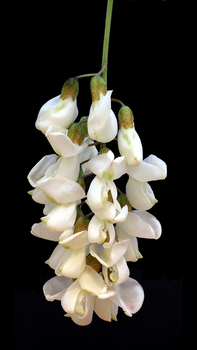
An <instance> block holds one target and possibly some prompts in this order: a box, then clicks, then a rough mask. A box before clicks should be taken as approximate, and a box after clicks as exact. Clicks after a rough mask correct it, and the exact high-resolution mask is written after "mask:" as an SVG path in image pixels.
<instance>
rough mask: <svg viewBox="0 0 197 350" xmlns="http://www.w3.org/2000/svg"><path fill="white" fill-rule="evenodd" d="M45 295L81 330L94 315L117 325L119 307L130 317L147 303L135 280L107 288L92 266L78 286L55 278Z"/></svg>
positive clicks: (47, 285)
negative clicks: (59, 306)
mask: <svg viewBox="0 0 197 350" xmlns="http://www.w3.org/2000/svg"><path fill="white" fill-rule="evenodd" d="M43 291H44V295H45V298H46V299H47V300H48V301H54V300H60V301H61V305H62V307H63V309H64V311H65V312H67V315H66V316H70V317H71V319H72V320H73V321H74V322H75V323H76V324H78V325H81V326H85V325H88V324H90V323H91V321H92V317H93V312H94V311H95V313H96V314H97V315H98V316H99V317H100V318H101V319H103V320H105V321H108V322H111V320H115V321H117V314H118V307H121V308H122V309H123V311H124V312H125V314H126V315H127V316H129V317H131V316H132V315H133V314H135V313H136V312H137V311H139V309H140V308H141V306H142V304H143V301H144V291H143V289H142V287H141V286H140V284H139V283H138V282H137V281H136V280H134V279H132V278H130V277H129V278H127V280H126V281H125V282H123V283H122V284H120V285H115V284H113V285H111V286H107V285H106V284H105V283H104V280H103V278H102V277H101V275H99V274H98V273H96V272H95V271H94V270H93V269H92V268H91V267H90V266H86V268H85V270H84V272H83V273H82V275H81V276H80V277H79V278H78V279H77V280H76V281H75V282H73V281H72V279H71V278H66V277H64V276H56V277H53V278H52V279H50V280H49V281H47V282H46V283H45V285H44V287H43Z"/></svg>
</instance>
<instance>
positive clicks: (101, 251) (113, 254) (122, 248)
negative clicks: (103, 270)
mask: <svg viewBox="0 0 197 350" xmlns="http://www.w3.org/2000/svg"><path fill="white" fill-rule="evenodd" d="M129 242H130V240H125V241H121V242H115V243H114V244H113V245H112V246H111V247H110V248H108V249H105V248H104V247H103V246H102V245H101V244H92V245H91V246H90V254H91V255H92V256H94V257H95V258H96V259H97V260H98V261H99V262H100V263H101V264H102V265H104V266H106V267H110V266H113V265H115V264H116V263H117V261H118V260H119V259H120V258H121V257H122V256H123V255H124V254H125V252H126V250H127V248H128V245H129Z"/></svg>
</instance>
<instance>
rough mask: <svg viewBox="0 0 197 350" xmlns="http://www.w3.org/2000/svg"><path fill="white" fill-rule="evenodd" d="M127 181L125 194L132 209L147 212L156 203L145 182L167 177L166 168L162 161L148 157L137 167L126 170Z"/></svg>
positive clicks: (152, 156) (154, 157)
mask: <svg viewBox="0 0 197 350" xmlns="http://www.w3.org/2000/svg"><path fill="white" fill-rule="evenodd" d="M127 173H128V174H129V181H128V183H127V186H126V194H127V197H128V199H129V202H130V203H131V205H132V207H134V208H136V209H139V210H148V209H150V208H152V206H153V205H154V204H155V203H157V202H158V201H157V199H156V198H155V196H154V193H153V191H152V189H151V187H150V185H149V184H148V183H147V181H153V180H162V179H165V178H166V176H167V167H166V164H165V162H164V161H163V160H161V159H160V158H158V157H156V156H154V155H150V156H149V157H147V158H146V159H144V160H143V162H142V164H141V165H140V166H139V167H137V168H134V167H130V166H128V168H127Z"/></svg>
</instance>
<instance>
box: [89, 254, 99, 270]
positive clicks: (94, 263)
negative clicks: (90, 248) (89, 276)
mask: <svg viewBox="0 0 197 350" xmlns="http://www.w3.org/2000/svg"><path fill="white" fill-rule="evenodd" d="M86 265H89V266H90V267H92V269H94V270H95V271H96V272H99V271H100V270H101V268H102V265H101V263H100V262H99V261H98V260H97V259H96V258H95V257H94V256H92V255H90V254H88V256H87V257H86Z"/></svg>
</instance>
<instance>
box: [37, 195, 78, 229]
mask: <svg viewBox="0 0 197 350" xmlns="http://www.w3.org/2000/svg"><path fill="white" fill-rule="evenodd" d="M76 207H77V201H74V202H69V203H67V204H61V205H53V208H52V209H51V210H50V211H49V212H48V214H47V215H46V216H43V217H42V218H41V220H42V222H43V223H44V224H45V225H46V226H47V229H49V230H54V231H57V232H60V231H65V230H67V229H70V228H72V227H73V225H74V223H75V220H76V216H77V209H76Z"/></svg>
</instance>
